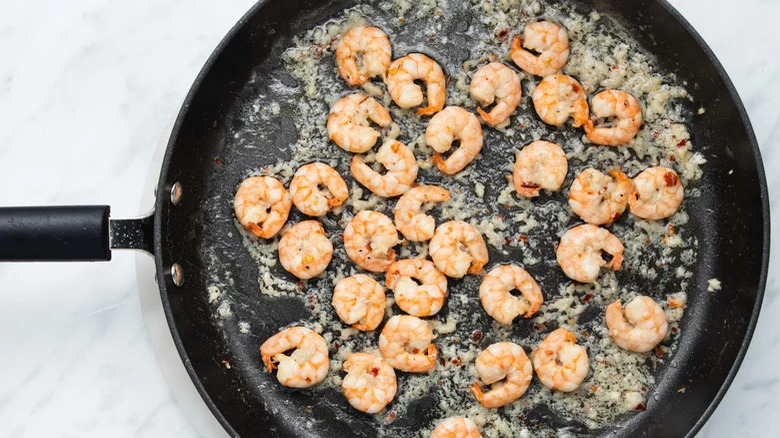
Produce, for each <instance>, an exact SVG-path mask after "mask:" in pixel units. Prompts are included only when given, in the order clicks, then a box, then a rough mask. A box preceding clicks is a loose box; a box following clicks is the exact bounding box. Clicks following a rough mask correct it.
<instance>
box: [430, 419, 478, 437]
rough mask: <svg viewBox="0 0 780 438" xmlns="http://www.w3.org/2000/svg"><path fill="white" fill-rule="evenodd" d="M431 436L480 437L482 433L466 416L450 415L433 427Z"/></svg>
mask: <svg viewBox="0 0 780 438" xmlns="http://www.w3.org/2000/svg"><path fill="white" fill-rule="evenodd" d="M431 438H482V435H481V434H480V433H479V429H477V425H476V424H474V422H473V421H471V420H469V419H468V418H465V417H450V418H447V419H445V420H443V421H442V422H441V423H439V425H438V426H436V429H433V432H431Z"/></svg>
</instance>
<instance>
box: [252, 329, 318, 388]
mask: <svg viewBox="0 0 780 438" xmlns="http://www.w3.org/2000/svg"><path fill="white" fill-rule="evenodd" d="M291 349H295V351H293V352H292V354H290V355H289V356H288V355H286V354H284V353H285V352H286V351H288V350H291ZM260 356H261V357H262V358H263V363H264V364H265V367H266V369H267V370H268V372H269V373H270V372H272V371H273V370H274V367H276V368H279V371H277V373H276V379H277V380H279V383H281V384H282V385H284V386H289V387H291V388H309V387H311V386H314V385H316V384H318V383H320V382H322V381H323V380H324V379H325V376H326V375H327V374H328V369H329V367H330V361H329V360H328V343H327V342H325V339H323V338H322V336H320V335H319V334H318V333H317V332H315V331H314V330H311V329H308V328H306V327H290V328H288V329H284V330H282V331H280V332H279V333H277V334H275V335H273V336H271V337H270V338H268V339H267V340H266V341H265V342H263V345H261V346H260ZM275 364H278V365H275Z"/></svg>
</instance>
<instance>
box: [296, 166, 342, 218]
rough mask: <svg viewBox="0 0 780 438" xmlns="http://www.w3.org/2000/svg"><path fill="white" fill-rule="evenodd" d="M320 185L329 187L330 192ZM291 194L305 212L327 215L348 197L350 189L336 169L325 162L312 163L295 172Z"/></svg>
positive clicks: (310, 214) (297, 205) (299, 207)
mask: <svg viewBox="0 0 780 438" xmlns="http://www.w3.org/2000/svg"><path fill="white" fill-rule="evenodd" d="M320 187H324V188H325V189H327V191H328V193H325V192H323V191H322V190H321V189H320ZM290 196H292V202H293V204H295V207H296V208H297V209H298V210H300V211H301V212H302V213H303V214H305V215H309V216H325V215H326V214H327V213H328V212H329V211H330V210H331V209H332V208H334V207H338V206H339V205H341V204H342V203H343V202H344V201H345V200H346V199H347V197H348V196H349V190H348V189H347V183H345V182H344V179H343V178H342V177H341V175H339V173H338V172H337V171H336V169H334V168H332V167H330V166H328V165H327V164H324V163H311V164H307V165H305V166H301V168H300V169H298V170H297V171H296V172H295V176H293V179H292V182H290Z"/></svg>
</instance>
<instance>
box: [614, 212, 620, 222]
mask: <svg viewBox="0 0 780 438" xmlns="http://www.w3.org/2000/svg"><path fill="white" fill-rule="evenodd" d="M620 216H623V213H615V214H614V215H612V222H617V220H618V219H620Z"/></svg>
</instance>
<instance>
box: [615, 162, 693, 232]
mask: <svg viewBox="0 0 780 438" xmlns="http://www.w3.org/2000/svg"><path fill="white" fill-rule="evenodd" d="M684 193H685V191H684V190H683V186H682V183H681V182H680V177H679V176H677V172H675V171H674V170H672V169H669V168H666V167H661V166H655V167H650V168H647V169H645V170H643V171H642V173H640V174H639V175H637V176H636V177H635V178H634V191H633V193H631V196H629V198H628V204H629V205H630V207H631V213H633V214H634V215H636V216H639V217H641V218H642V219H650V220H657V219H664V218H667V217H669V216H671V215H673V214H674V213H675V212H676V211H677V209H678V208H680V204H682V201H683V196H684Z"/></svg>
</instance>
